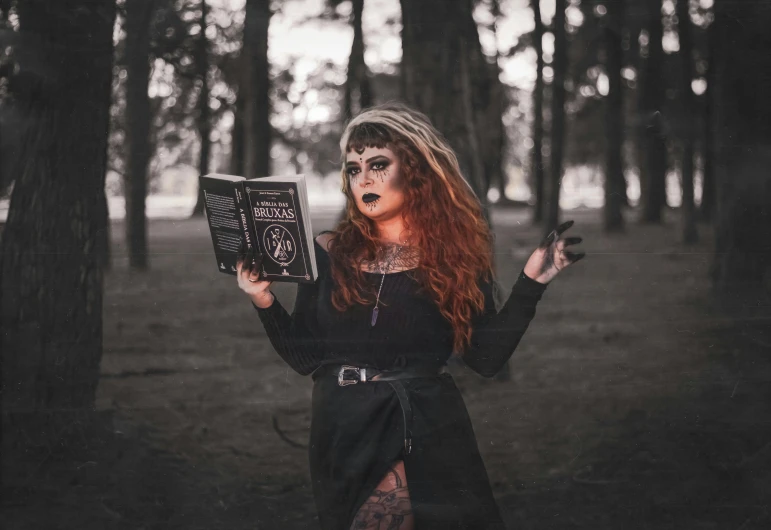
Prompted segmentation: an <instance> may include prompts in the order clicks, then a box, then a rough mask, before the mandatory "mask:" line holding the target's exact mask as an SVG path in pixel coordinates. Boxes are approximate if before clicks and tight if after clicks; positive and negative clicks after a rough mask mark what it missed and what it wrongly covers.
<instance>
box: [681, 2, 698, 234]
mask: <svg viewBox="0 0 771 530" xmlns="http://www.w3.org/2000/svg"><path fill="white" fill-rule="evenodd" d="M676 9H677V20H678V23H677V32H678V36H679V39H680V61H681V62H680V68H681V76H682V90H681V91H680V94H681V98H680V103H681V111H682V112H683V115H684V116H685V119H683V120H682V123H681V124H680V126H681V127H682V128H683V129H682V130H683V139H682V149H683V161H682V169H681V174H682V187H683V201H682V208H681V211H682V223H683V243H685V244H692V243H695V242H697V241H698V240H699V234H698V232H697V231H696V210H695V206H694V200H693V151H694V147H693V144H694V132H695V131H694V128H693V125H692V121H691V118H692V116H693V115H694V111H695V110H696V109H695V106H694V104H693V103H694V101H693V100H694V97H693V90H692V89H691V81H692V79H693V37H692V30H691V16H690V15H689V14H688V0H678V1H677V8H676Z"/></svg>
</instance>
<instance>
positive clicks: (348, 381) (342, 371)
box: [337, 365, 361, 386]
mask: <svg viewBox="0 0 771 530" xmlns="http://www.w3.org/2000/svg"><path fill="white" fill-rule="evenodd" d="M346 370H353V371H354V372H356V379H343V376H344V375H345V371H346ZM360 374H361V371H360V369H359V368H357V367H356V366H348V365H343V366H342V367H341V368H340V371H339V372H338V373H337V384H338V385H340V386H346V385H355V384H356V383H358V382H359V377H360Z"/></svg>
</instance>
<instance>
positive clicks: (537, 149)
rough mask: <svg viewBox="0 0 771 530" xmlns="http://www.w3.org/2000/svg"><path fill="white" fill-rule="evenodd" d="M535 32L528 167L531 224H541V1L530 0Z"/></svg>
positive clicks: (542, 30)
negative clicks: (534, 70) (530, 151)
mask: <svg viewBox="0 0 771 530" xmlns="http://www.w3.org/2000/svg"><path fill="white" fill-rule="evenodd" d="M530 5H531V6H532V7H533V17H534V19H535V30H533V47H534V48H535V55H536V63H535V64H536V74H535V88H534V89H533V153H532V158H531V162H530V165H531V167H532V172H533V190H534V194H535V209H534V210H533V222H534V223H541V222H543V206H544V202H545V196H544V170H543V67H544V63H543V32H544V28H543V20H541V0H531V2H530Z"/></svg>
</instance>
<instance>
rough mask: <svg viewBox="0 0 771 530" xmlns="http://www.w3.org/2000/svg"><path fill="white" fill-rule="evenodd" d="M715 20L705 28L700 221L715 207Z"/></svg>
mask: <svg viewBox="0 0 771 530" xmlns="http://www.w3.org/2000/svg"><path fill="white" fill-rule="evenodd" d="M716 53H717V50H716V49H715V22H714V20H713V21H712V24H710V26H709V27H708V28H707V57H708V61H709V64H708V66H707V76H706V77H707V90H706V92H705V93H704V124H705V127H704V128H705V135H704V150H703V156H702V157H703V159H704V173H703V174H704V178H703V179H702V186H701V205H700V206H699V218H700V219H701V220H702V221H711V220H712V212H713V210H714V207H715V130H714V119H713V115H714V110H713V109H714V97H713V90H714V86H715V83H717V79H716V77H715V72H716V70H717V69H716V68H715V54H716Z"/></svg>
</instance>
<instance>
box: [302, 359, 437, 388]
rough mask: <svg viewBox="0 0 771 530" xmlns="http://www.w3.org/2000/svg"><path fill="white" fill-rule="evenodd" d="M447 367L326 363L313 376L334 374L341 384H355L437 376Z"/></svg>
mask: <svg viewBox="0 0 771 530" xmlns="http://www.w3.org/2000/svg"><path fill="white" fill-rule="evenodd" d="M446 371H447V367H445V366H443V367H442V368H441V369H438V370H437V369H431V368H426V367H423V368H405V369H399V370H378V369H376V368H366V367H361V366H351V365H349V364H325V365H323V366H320V367H319V368H317V369H316V370H315V371H314V372H313V374H312V375H311V377H313V380H314V381H315V380H316V379H318V378H319V377H322V376H334V377H336V378H337V384H338V385H340V386H348V385H355V384H356V383H369V382H377V381H396V380H398V379H413V378H415V377H436V376H437V375H439V374H442V373H445V372H446Z"/></svg>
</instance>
